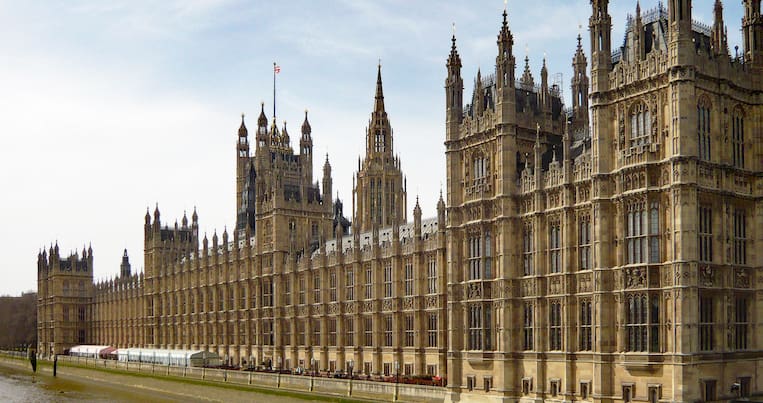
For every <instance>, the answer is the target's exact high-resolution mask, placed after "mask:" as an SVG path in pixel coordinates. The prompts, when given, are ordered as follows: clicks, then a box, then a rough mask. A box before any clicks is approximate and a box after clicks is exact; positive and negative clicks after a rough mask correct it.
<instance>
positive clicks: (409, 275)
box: [405, 260, 413, 297]
mask: <svg viewBox="0 0 763 403" xmlns="http://www.w3.org/2000/svg"><path fill="white" fill-rule="evenodd" d="M411 295H413V262H411V261H410V260H407V261H406V262H405V296H406V297H409V296H411Z"/></svg>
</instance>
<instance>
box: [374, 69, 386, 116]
mask: <svg viewBox="0 0 763 403" xmlns="http://www.w3.org/2000/svg"><path fill="white" fill-rule="evenodd" d="M374 111H375V112H383V111H384V89H383V88H382V78H381V60H379V65H378V69H377V71H376V97H375V99H374Z"/></svg>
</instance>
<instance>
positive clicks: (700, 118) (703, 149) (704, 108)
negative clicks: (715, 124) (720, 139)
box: [697, 102, 711, 161]
mask: <svg viewBox="0 0 763 403" xmlns="http://www.w3.org/2000/svg"><path fill="white" fill-rule="evenodd" d="M697 133H698V139H697V147H698V149H699V159H701V160H705V161H709V160H710V156H711V154H710V107H709V106H708V105H707V103H706V102H700V103H699V104H698V105H697Z"/></svg>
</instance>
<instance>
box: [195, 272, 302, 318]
mask: <svg viewBox="0 0 763 403" xmlns="http://www.w3.org/2000/svg"><path fill="white" fill-rule="evenodd" d="M286 283H287V284H284V288H285V289H287V290H288V291H289V292H291V287H288V288H287V287H286V286H287V285H289V286H290V285H291V283H289V281H288V279H287V281H286ZM290 296H291V295H290V294H287V297H286V304H287V305H291V298H290ZM238 298H239V303H238V308H239V309H246V286H244V285H241V287H239V291H238ZM193 303H194V301H193V293H191V294H189V305H190V306H191V313H194V312H195V309H194V306H193Z"/></svg>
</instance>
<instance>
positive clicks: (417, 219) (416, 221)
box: [413, 196, 421, 239]
mask: <svg viewBox="0 0 763 403" xmlns="http://www.w3.org/2000/svg"><path fill="white" fill-rule="evenodd" d="M413 235H414V239H421V206H420V205H419V197H418V196H416V205H415V206H413Z"/></svg>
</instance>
